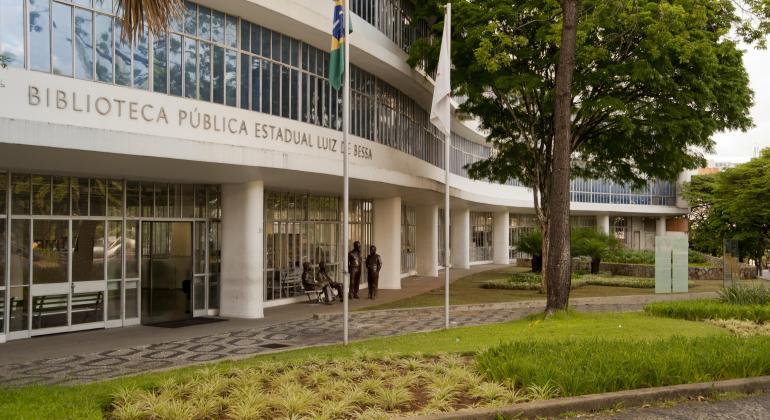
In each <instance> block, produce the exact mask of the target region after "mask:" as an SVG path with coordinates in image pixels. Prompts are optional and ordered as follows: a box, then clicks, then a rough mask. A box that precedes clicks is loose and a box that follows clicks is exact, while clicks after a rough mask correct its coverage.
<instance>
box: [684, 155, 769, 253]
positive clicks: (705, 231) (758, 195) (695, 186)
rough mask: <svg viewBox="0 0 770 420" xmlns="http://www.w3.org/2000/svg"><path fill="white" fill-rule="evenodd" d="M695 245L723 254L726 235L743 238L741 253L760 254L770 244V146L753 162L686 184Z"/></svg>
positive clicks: (691, 233) (698, 247)
mask: <svg viewBox="0 0 770 420" xmlns="http://www.w3.org/2000/svg"><path fill="white" fill-rule="evenodd" d="M684 195H685V197H686V198H687V200H688V201H689V204H690V207H691V209H692V210H691V213H690V241H691V242H692V245H693V247H694V248H696V249H698V250H700V251H703V252H706V253H713V254H721V252H722V246H723V241H724V239H732V240H737V241H739V242H740V245H739V254H740V255H739V256H740V257H749V258H755V259H756V258H759V257H761V256H762V255H763V254H764V252H765V250H766V249H767V248H768V247H770V206H768V205H767V203H768V202H770V149H765V150H764V151H762V154H761V155H760V156H759V157H757V158H755V159H752V160H751V161H750V162H747V163H744V164H742V165H738V166H736V167H735V168H731V169H728V170H726V171H724V172H719V173H715V174H709V175H701V176H695V177H693V178H692V181H691V182H689V183H688V184H686V185H685V193H684Z"/></svg>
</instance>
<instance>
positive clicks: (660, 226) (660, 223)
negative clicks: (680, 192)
mask: <svg viewBox="0 0 770 420" xmlns="http://www.w3.org/2000/svg"><path fill="white" fill-rule="evenodd" d="M665 234H666V216H660V217H658V220H656V221H655V235H657V236H664V235H665Z"/></svg>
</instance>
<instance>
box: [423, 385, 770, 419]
mask: <svg viewBox="0 0 770 420" xmlns="http://www.w3.org/2000/svg"><path fill="white" fill-rule="evenodd" d="M767 390H770V376H760V377H757V378H745V379H731V380H727V381H718V382H702V383H697V384H685V385H673V386H664V387H659V388H642V389H635V390H630V391H619V392H609V393H606V394H592V395H583V396H580V397H569V398H557V399H553V400H547V401H534V402H528V403H522V404H515V405H511V406H507V407H500V408H492V409H478V410H468V411H458V412H456V413H445V414H440V415H439V414H437V415H430V416H418V417H409V419H412V420H417V419H419V420H439V419H455V420H459V419H462V420H481V419H492V418H495V417H499V416H502V417H504V418H535V417H537V418H541V417H557V416H560V415H562V414H564V413H568V412H592V411H598V410H603V409H607V408H611V407H614V406H616V405H618V404H622V405H623V407H624V408H631V407H639V406H641V405H644V404H647V403H651V402H656V401H664V400H672V399H679V398H687V397H697V396H709V395H714V394H717V393H721V392H740V393H756V392H759V391H767Z"/></svg>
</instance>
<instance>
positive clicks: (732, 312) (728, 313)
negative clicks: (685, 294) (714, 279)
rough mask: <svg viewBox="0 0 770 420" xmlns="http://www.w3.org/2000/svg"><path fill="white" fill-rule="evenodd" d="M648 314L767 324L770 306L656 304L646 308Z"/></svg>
mask: <svg viewBox="0 0 770 420" xmlns="http://www.w3.org/2000/svg"><path fill="white" fill-rule="evenodd" d="M644 311H645V312H647V313H648V314H651V315H655V316H660V317H667V318H677V319H686V320H689V321H701V320H707V319H741V320H747V321H753V322H760V323H765V322H768V321H770V306H769V305H740V304H733V303H725V302H719V301H717V300H689V301H679V302H656V303H651V304H649V305H647V306H645V307H644Z"/></svg>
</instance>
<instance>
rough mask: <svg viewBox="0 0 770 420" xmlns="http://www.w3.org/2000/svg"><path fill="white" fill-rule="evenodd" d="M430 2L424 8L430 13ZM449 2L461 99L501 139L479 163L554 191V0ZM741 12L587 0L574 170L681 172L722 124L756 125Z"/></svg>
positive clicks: (430, 53) (626, 176)
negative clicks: (737, 35) (740, 41)
mask: <svg viewBox="0 0 770 420" xmlns="http://www.w3.org/2000/svg"><path fill="white" fill-rule="evenodd" d="M426 3H430V2H426ZM435 7H436V5H435V4H426V5H424V6H422V8H421V9H420V10H421V12H422V13H423V14H430V13H434V14H435V10H433V11H432V12H431V10H432V9H434V8H435ZM453 8H454V9H453V10H454V11H453V16H454V18H453V19H454V23H453V28H455V29H454V33H453V41H452V42H453V43H452V59H453V64H454V71H453V73H452V80H453V86H454V87H455V90H456V95H457V96H458V97H461V98H463V99H464V100H465V102H464V103H463V104H462V105H461V107H460V111H461V112H462V113H465V114H469V115H472V116H474V117H477V118H478V119H479V120H480V122H481V126H482V128H483V129H485V130H486V131H487V132H488V133H489V135H488V141H489V142H491V143H492V144H493V145H494V146H495V148H496V149H497V151H498V153H497V154H496V155H495V156H494V157H492V158H490V159H488V160H486V161H482V162H479V163H477V164H475V165H473V166H472V167H471V169H472V174H473V175H474V176H476V177H479V178H483V177H488V178H491V179H493V180H498V181H501V182H502V181H507V180H508V179H509V178H515V179H518V180H519V181H521V182H522V183H523V184H524V185H527V186H530V187H535V188H538V187H539V189H540V190H542V191H545V192H547V191H546V189H547V182H545V180H546V179H547V174H548V173H549V171H550V166H549V162H551V159H550V156H551V155H550V154H551V148H552V140H553V132H554V128H553V108H554V96H553V95H554V89H553V88H554V77H555V69H556V63H557V61H558V57H559V40H560V30H561V21H560V19H561V14H560V13H561V9H560V5H559V3H558V1H556V0H484V1H467V0H455V1H453ZM739 13H740V11H739V10H738V9H737V7H736V5H735V4H734V3H733V2H732V1H729V0H705V1H704V0H675V1H671V2H667V1H660V0H584V1H583V2H582V15H581V16H580V24H579V27H578V45H577V57H576V69H575V74H574V80H573V84H572V86H573V97H574V100H573V124H572V127H573V128H572V132H573V136H572V151H573V165H572V170H573V174H574V175H577V176H586V177H594V178H610V179H613V180H616V181H619V182H629V183H633V184H635V185H642V184H643V183H645V182H646V181H647V180H648V179H649V178H661V179H669V180H672V179H676V177H677V175H678V174H679V173H680V172H681V171H682V170H683V169H692V168H696V167H699V166H701V165H702V164H703V163H705V162H704V160H703V158H702V153H703V152H709V151H711V150H712V147H713V144H714V142H713V139H712V135H713V134H714V133H715V132H718V131H724V130H745V129H747V128H749V127H750V126H751V125H752V121H751V118H750V117H749V115H748V111H749V109H750V107H751V106H752V103H753V93H752V91H751V90H750V89H749V83H748V82H749V79H748V75H747V73H746V71H745V69H744V67H743V62H742V55H743V53H742V51H741V50H740V49H739V48H738V45H737V40H735V39H732V38H731V37H730V36H729V34H730V33H731V30H733V29H736V28H737V27H741V28H743V27H744V26H745V25H748V24H744V23H743V21H742V20H741V19H740V17H739ZM436 26H437V27H439V26H441V22H439V23H438V24H437V25H436ZM748 27H749V28H753V26H748ZM756 30H758V29H756ZM746 31H748V29H746ZM751 35H752V36H758V35H757V32H751ZM435 41H436V40H435V39H431V40H422V41H421V42H418V43H416V45H415V46H414V47H413V49H412V54H411V55H412V62H413V63H417V62H419V60H426V59H427V60H426V62H427V63H428V68H429V69H430V68H431V66H432V65H434V64H435V59H436V57H437V54H436V51H435V50H436V48H437V45H436V42H435Z"/></svg>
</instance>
